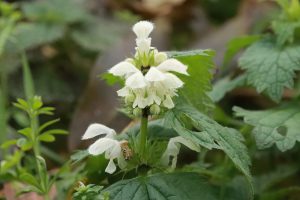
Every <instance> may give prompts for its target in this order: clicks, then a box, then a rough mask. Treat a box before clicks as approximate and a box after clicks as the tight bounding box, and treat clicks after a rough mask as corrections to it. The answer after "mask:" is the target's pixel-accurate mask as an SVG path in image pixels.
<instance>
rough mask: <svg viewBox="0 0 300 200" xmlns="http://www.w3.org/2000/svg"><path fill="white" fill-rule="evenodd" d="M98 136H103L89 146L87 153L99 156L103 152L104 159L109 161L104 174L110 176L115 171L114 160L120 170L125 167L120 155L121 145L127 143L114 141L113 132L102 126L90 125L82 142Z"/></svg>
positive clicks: (114, 134) (114, 133)
mask: <svg viewBox="0 0 300 200" xmlns="http://www.w3.org/2000/svg"><path fill="white" fill-rule="evenodd" d="M100 135H104V137H102V138H100V139H98V140H97V141H96V142H94V143H93V144H92V145H91V146H89V148H88V152H89V154H92V155H100V154H103V153H104V152H105V158H106V159H109V163H108V165H107V167H106V169H105V172H107V173H109V174H112V173H114V172H115V171H116V169H117V168H116V165H115V163H114V159H117V160H118V165H119V167H120V168H124V167H125V166H126V162H125V160H124V157H123V154H122V144H123V143H127V141H126V140H122V141H118V140H116V139H115V136H116V132H115V130H113V129H111V128H108V127H107V126H104V125H102V124H91V125H90V126H89V127H88V129H87V130H86V131H85V133H84V135H83V136H82V140H86V139H91V138H94V137H96V136H100Z"/></svg>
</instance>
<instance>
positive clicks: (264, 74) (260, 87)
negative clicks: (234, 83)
mask: <svg viewBox="0 0 300 200" xmlns="http://www.w3.org/2000/svg"><path fill="white" fill-rule="evenodd" d="M239 64H240V66H241V68H242V69H245V70H246V75H247V82H248V83H249V84H250V85H253V86H254V87H255V88H256V90H257V91H258V92H259V93H261V92H263V91H265V92H266V93H267V94H268V96H269V97H270V98H271V99H272V100H274V101H276V102H279V101H280V99H281V96H282V93H283V89H284V88H286V87H287V88H292V86H293V84H294V81H293V78H294V75H295V71H297V70H300V45H298V46H297V45H289V46H285V47H283V48H279V47H277V46H276V42H275V40H274V38H265V39H263V40H260V41H258V42H256V43H254V44H253V45H251V46H250V47H249V48H248V49H247V50H246V51H245V53H244V54H243V56H242V57H241V58H240V60H239Z"/></svg>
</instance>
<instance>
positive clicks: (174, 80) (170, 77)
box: [163, 73, 183, 89]
mask: <svg viewBox="0 0 300 200" xmlns="http://www.w3.org/2000/svg"><path fill="white" fill-rule="evenodd" d="M165 77H166V79H165V81H164V82H163V84H164V86H165V87H166V88H168V89H177V88H180V87H182V86H183V82H182V81H181V80H180V79H179V78H178V77H177V76H176V75H174V74H171V73H165Z"/></svg>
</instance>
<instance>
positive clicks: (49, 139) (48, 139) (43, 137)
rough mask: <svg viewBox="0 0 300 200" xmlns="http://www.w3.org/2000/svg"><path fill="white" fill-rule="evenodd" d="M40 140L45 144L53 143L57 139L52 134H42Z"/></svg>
mask: <svg viewBox="0 0 300 200" xmlns="http://www.w3.org/2000/svg"><path fill="white" fill-rule="evenodd" d="M38 139H39V140H40V141H43V142H53V141H55V137H54V136H53V135H51V134H42V135H39V136H38Z"/></svg>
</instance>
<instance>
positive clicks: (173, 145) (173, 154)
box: [161, 136, 200, 169]
mask: <svg viewBox="0 0 300 200" xmlns="http://www.w3.org/2000/svg"><path fill="white" fill-rule="evenodd" d="M181 144H183V145H185V146H186V147H188V148H189V149H191V150H193V151H196V152H200V146H199V145H198V144H196V143H194V142H192V141H191V140H187V139H185V138H183V137H181V136H177V137H174V138H171V139H170V140H169V143H168V146H167V149H166V151H165V152H164V154H163V155H162V158H161V161H162V164H163V165H169V162H170V159H171V158H172V160H171V168H172V169H174V168H175V167H176V164H177V156H178V154H179V151H180V146H181Z"/></svg>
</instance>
